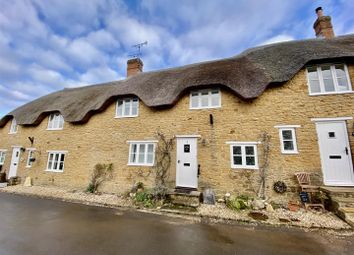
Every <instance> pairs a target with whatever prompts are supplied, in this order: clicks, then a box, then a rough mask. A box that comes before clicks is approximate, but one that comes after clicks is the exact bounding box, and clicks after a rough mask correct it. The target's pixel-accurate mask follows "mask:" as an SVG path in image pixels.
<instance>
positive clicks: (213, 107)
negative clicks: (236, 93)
mask: <svg viewBox="0 0 354 255" xmlns="http://www.w3.org/2000/svg"><path fill="white" fill-rule="evenodd" d="M218 108H221V105H220V106H208V107H189V110H208V109H218Z"/></svg>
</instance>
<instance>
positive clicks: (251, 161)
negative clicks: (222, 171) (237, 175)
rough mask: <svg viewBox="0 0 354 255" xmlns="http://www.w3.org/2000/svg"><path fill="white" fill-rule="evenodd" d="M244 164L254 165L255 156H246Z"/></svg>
mask: <svg viewBox="0 0 354 255" xmlns="http://www.w3.org/2000/svg"><path fill="white" fill-rule="evenodd" d="M246 165H247V166H254V165H256V162H255V158H254V157H249V156H247V157H246Z"/></svg>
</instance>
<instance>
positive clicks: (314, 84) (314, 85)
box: [310, 80, 321, 93]
mask: <svg viewBox="0 0 354 255" xmlns="http://www.w3.org/2000/svg"><path fill="white" fill-rule="evenodd" d="M310 91H311V93H320V92H321V87H320V81H319V80H310Z"/></svg>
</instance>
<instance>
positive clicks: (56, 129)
mask: <svg viewBox="0 0 354 255" xmlns="http://www.w3.org/2000/svg"><path fill="white" fill-rule="evenodd" d="M63 129H64V128H47V130H48V131H58V130H63Z"/></svg>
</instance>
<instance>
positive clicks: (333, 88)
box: [307, 64, 352, 95]
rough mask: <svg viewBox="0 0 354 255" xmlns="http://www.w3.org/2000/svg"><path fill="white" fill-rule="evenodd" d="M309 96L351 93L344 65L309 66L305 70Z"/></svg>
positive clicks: (346, 69)
mask: <svg viewBox="0 0 354 255" xmlns="http://www.w3.org/2000/svg"><path fill="white" fill-rule="evenodd" d="M307 79H308V84H309V90H310V95H320V94H333V93H345V92H350V91H352V87H351V84H350V79H349V74H348V68H347V66H346V65H345V64H334V65H320V66H310V67H308V68H307Z"/></svg>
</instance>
